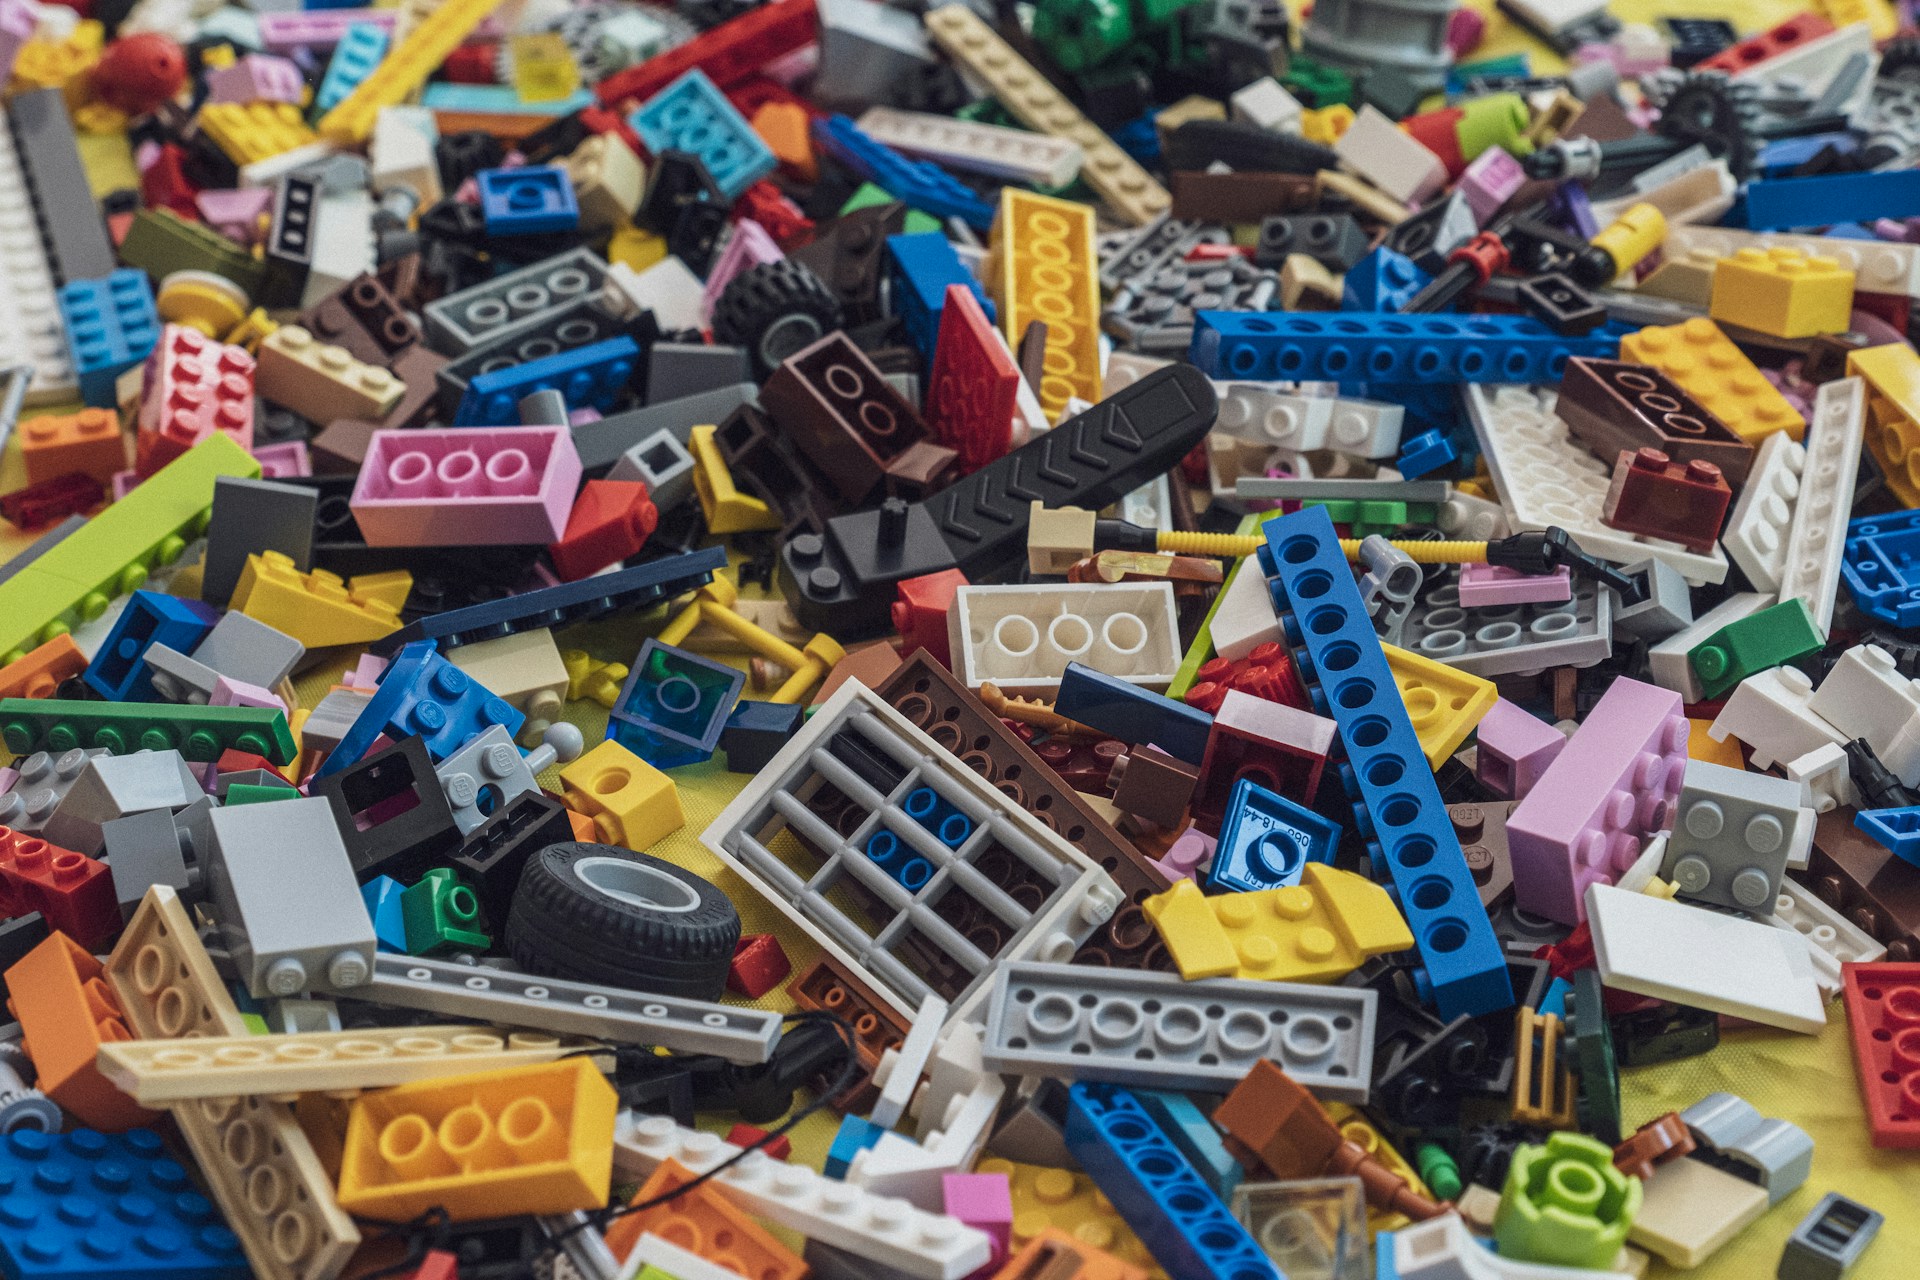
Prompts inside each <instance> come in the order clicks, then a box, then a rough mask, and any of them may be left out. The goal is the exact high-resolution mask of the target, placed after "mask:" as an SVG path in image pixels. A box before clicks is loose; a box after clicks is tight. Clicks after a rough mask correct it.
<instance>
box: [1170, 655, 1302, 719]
mask: <svg viewBox="0 0 1920 1280" xmlns="http://www.w3.org/2000/svg"><path fill="white" fill-rule="evenodd" d="M1229 689H1238V690H1239V691H1240V692H1241V693H1250V694H1252V695H1253V696H1254V697H1256V698H1265V699H1266V700H1267V701H1268V702H1282V703H1285V704H1286V705H1287V706H1290V707H1298V708H1300V709H1301V710H1303V711H1304V710H1306V709H1307V706H1308V702H1307V690H1306V686H1304V685H1302V684H1301V683H1300V675H1299V673H1298V672H1296V671H1295V670H1294V669H1293V659H1291V658H1289V657H1288V656H1287V651H1286V649H1285V648H1283V647H1282V646H1280V645H1278V644H1276V643H1273V642H1271V641H1269V642H1268V643H1266V644H1263V645H1256V646H1255V647H1254V648H1253V650H1252V651H1251V652H1249V653H1248V654H1247V656H1246V657H1244V658H1241V659H1240V660H1239V661H1238V662H1229V661H1228V660H1227V659H1225V658H1212V659H1209V660H1208V661H1207V662H1206V663H1204V664H1202V666H1201V667H1200V670H1199V671H1197V672H1196V673H1194V681H1193V684H1192V685H1191V686H1189V687H1188V689H1187V693H1186V697H1185V698H1184V699H1183V701H1184V702H1185V703H1186V704H1187V705H1188V706H1190V707H1198V708H1199V709H1200V710H1202V711H1204V712H1206V713H1207V714H1208V715H1213V714H1215V713H1216V712H1218V711H1219V710H1220V704H1221V703H1222V702H1224V701H1226V698H1227V691H1228V690H1229Z"/></svg>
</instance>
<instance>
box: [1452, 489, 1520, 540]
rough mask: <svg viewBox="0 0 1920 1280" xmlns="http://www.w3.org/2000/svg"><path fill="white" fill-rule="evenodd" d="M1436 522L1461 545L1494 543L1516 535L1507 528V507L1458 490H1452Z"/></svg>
mask: <svg viewBox="0 0 1920 1280" xmlns="http://www.w3.org/2000/svg"><path fill="white" fill-rule="evenodd" d="M1435 522H1436V523H1437V524H1438V525H1439V526H1440V532H1442V533H1444V534H1446V535H1447V536H1448V537H1449V538H1457V539H1459V540H1460V541H1462V542H1492V541H1494V540H1495V539H1497V538H1504V537H1506V536H1507V535H1508V534H1509V533H1511V532H1513V530H1512V529H1510V528H1509V527H1508V526H1507V512H1506V508H1504V507H1502V506H1501V505H1500V504H1499V503H1497V502H1488V501H1487V500H1486V499H1485V498H1476V497H1475V496H1474V495H1472V494H1470V493H1464V492H1462V491H1461V490H1458V489H1453V490H1451V491H1450V492H1449V493H1448V494H1447V500H1446V501H1445V502H1443V503H1441V504H1440V511H1439V514H1438V515H1437V516H1436V518H1435Z"/></svg>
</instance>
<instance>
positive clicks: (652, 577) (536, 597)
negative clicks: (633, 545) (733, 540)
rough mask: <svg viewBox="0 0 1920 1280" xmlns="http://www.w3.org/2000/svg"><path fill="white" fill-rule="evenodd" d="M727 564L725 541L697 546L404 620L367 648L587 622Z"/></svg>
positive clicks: (702, 581)
mask: <svg viewBox="0 0 1920 1280" xmlns="http://www.w3.org/2000/svg"><path fill="white" fill-rule="evenodd" d="M726 565H727V549H726V548H725V547H702V548H701V549H700V550H698V551H686V552H682V553H681V554H679V555H677V556H663V557H661V558H660V559H658V560H649V561H647V562H646V563H645V564H637V565H634V566H633V567H632V568H631V569H621V570H619V571H618V572H615V573H603V574H598V575H596V576H594V577H591V578H583V579H581V580H580V581H579V582H563V583H561V584H560V585H559V586H556V587H542V588H541V589H540V590H538V591H523V592H521V593H520V594H519V595H517V596H508V597H507V598H506V599H504V600H488V601H484V602H483V603H480V604H470V605H468V606H467V607H466V608H464V609H449V610H447V611H446V612H445V613H436V614H432V615H430V616H428V617H425V618H420V619H418V620H417V621H414V622H409V623H408V624H407V625H406V626H404V627H402V628H400V630H398V631H396V632H394V633H393V634H392V635H388V636H382V637H380V638H379V639H378V640H375V641H374V642H373V643H372V644H371V645H369V646H368V648H369V649H370V650H371V651H372V652H373V653H374V654H375V655H377V656H379V657H382V658H384V657H386V656H388V655H389V654H393V653H398V652H399V651H400V649H401V648H402V647H403V646H405V645H409V644H412V643H413V642H414V641H416V640H433V641H437V642H438V644H439V647H440V648H442V649H456V648H458V647H460V646H461V645H463V644H478V643H479V642H480V641H482V640H498V639H499V638H500V637H501V636H511V635H518V634H519V633H520V632H522V631H534V630H538V629H539V628H541V627H554V628H559V627H567V626H573V625H575V624H577V623H581V622H591V621H593V620H594V619H595V618H604V617H606V616H608V615H609V614H613V613H618V612H620V611H622V610H626V609H645V608H648V607H650V606H652V605H656V604H659V603H660V602H661V601H663V600H667V599H671V598H672V597H674V596H678V595H684V594H686V593H687V592H689V591H697V590H699V589H700V588H701V587H704V586H706V585H707V584H708V583H709V582H712V581H713V573H714V570H716V569H724V568H726Z"/></svg>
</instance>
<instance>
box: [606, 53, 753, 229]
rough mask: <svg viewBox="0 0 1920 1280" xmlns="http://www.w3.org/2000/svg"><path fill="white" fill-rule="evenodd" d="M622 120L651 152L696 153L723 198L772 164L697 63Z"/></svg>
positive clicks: (733, 194) (749, 183)
mask: <svg viewBox="0 0 1920 1280" xmlns="http://www.w3.org/2000/svg"><path fill="white" fill-rule="evenodd" d="M628 123H629V124H631V125H632V126H633V131H634V132H635V133H637V134H639V135H640V141H642V142H644V143H646V144H647V149H648V150H650V151H652V152H653V153H654V154H655V155H659V154H660V153H661V152H662V151H669V150H671V151H685V152H688V153H690V154H692V155H696V156H698V157H700V163H701V164H704V165H705V166H706V167H707V172H708V173H709V174H711V175H712V177H713V180H714V181H715V182H717V183H718V184H720V190H721V192H722V193H724V194H725V195H726V197H727V199H729V200H734V199H738V198H739V196H740V193H741V192H742V191H745V190H746V189H747V188H748V187H750V186H752V185H753V184H754V183H756V182H758V181H759V180H760V179H762V178H764V177H766V176H767V175H768V174H770V173H772V172H773V169H774V164H775V161H774V158H773V152H772V151H770V150H769V149H768V148H767V144H766V143H764V142H762V141H761V140H760V135H759V134H757V133H755V132H754V131H753V126H752V125H750V124H748V123H747V120H746V117H745V116H743V115H741V114H740V112H739V111H737V110H736V109H735V108H734V105H733V104H732V103H731V102H728V101H727V95H726V94H724V93H721V92H720V90H719V89H718V88H716V87H715V86H714V83H713V81H711V80H709V79H707V75H706V72H704V71H700V70H698V69H695V70H693V71H689V72H687V74H685V75H683V76H681V77H680V78H679V79H678V80H675V81H674V82H673V83H672V84H670V85H668V86H667V87H666V88H664V89H662V90H661V91H660V92H659V93H656V94H654V95H653V96H652V97H651V98H648V99H647V100H646V101H645V102H643V103H641V104H640V109H639V110H637V111H635V112H634V113H633V115H632V116H630V117H629V118H628Z"/></svg>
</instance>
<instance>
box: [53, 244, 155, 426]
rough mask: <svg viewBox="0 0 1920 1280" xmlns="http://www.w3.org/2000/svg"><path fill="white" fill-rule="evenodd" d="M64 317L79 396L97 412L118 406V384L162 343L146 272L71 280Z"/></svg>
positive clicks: (63, 299) (64, 293) (64, 292)
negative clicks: (116, 396) (121, 376)
mask: <svg viewBox="0 0 1920 1280" xmlns="http://www.w3.org/2000/svg"><path fill="white" fill-rule="evenodd" d="M60 319H61V322H62V323H63V324H65V326H66V331H67V352H68V354H69V355H70V356H72V358H73V369H74V373H75V374H77V375H78V377H79V380H80V398H81V399H83V400H85V401H86V402H87V404H88V405H90V406H91V407H93V408H95V409H111V408H113V407H114V405H115V404H116V403H117V401H116V400H115V397H114V394H113V384H114V380H115V379H117V378H118V377H119V376H120V375H121V374H123V373H125V372H126V371H127V370H129V369H131V368H133V367H134V366H135V365H137V364H139V363H140V362H141V361H142V360H145V359H146V358H147V357H148V356H150V355H152V354H153V348H154V344H155V343H157V342H158V341H159V340H160V313H159V312H158V311H157V310H155V308H154V302H153V286H152V284H151V283H149V282H148V280H147V273H146V272H144V271H141V270H139V269H138V268H135V267H121V268H120V269H119V270H118V271H115V272H113V273H112V274H111V275H107V276H102V277H101V278H100V279H98V280H70V281H68V282H67V283H66V284H65V285H64V286H62V287H61V290H60Z"/></svg>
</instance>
